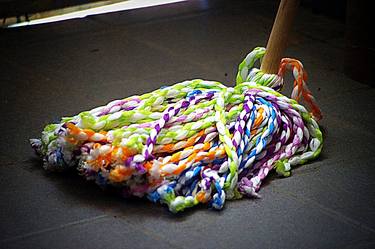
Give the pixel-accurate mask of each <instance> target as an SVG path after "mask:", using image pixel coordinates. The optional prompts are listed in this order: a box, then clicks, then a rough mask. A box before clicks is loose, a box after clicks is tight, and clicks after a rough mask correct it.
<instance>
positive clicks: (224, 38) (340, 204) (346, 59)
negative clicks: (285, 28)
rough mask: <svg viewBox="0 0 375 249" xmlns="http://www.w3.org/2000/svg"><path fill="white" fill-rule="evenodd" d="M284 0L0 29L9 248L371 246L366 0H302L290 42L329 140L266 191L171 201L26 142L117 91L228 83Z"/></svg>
mask: <svg viewBox="0 0 375 249" xmlns="http://www.w3.org/2000/svg"><path fill="white" fill-rule="evenodd" d="M3 2H4V1H1V4H3ZM13 2H14V4H16V5H17V3H20V2H18V1H17V2H16V1H13ZM277 5H278V1H271V0H269V1H255V0H248V1H245V0H243V1H189V2H182V3H177V4H172V5H168V6H160V7H152V8H147V9H140V10H133V11H127V12H118V13H112V14H104V15H97V16H90V17H88V18H84V19H75V20H69V21H64V22H59V23H51V24H45V25H38V26H30V27H23V28H15V29H2V30H0V63H1V70H0V84H1V88H0V89H1V90H0V101H1V105H0V111H1V117H2V119H1V122H0V131H1V132H2V133H1V135H2V139H1V140H0V141H1V142H0V146H1V147H0V187H1V188H0V232H1V233H0V248H65V249H66V248H78V247H80V248H374V247H375V239H374V238H375V236H374V235H375V225H374V224H375V223H374V221H375V204H374V201H373V200H374V198H375V188H374V187H375V169H374V161H373V160H374V159H375V157H374V148H373V146H374V140H375V133H374V122H375V118H374V115H375V109H374V99H375V90H374V88H373V87H372V86H373V85H374V80H373V79H372V78H371V76H372V72H374V70H373V67H374V63H373V58H374V57H373V52H374V49H373V45H374V44H375V43H373V41H372V40H371V38H370V36H371V35H370V34H371V31H372V29H371V25H373V24H372V23H370V22H371V20H372V17H373V15H372V14H371V13H370V14H369V12H371V11H372V10H373V8H372V7H371V4H370V1H368V2H366V1H351V0H348V1H313V0H310V1H303V2H302V4H301V7H300V9H299V13H298V15H297V17H296V20H295V24H294V29H293V33H292V34H291V35H290V41H289V45H288V49H287V51H286V53H285V56H288V57H292V58H297V59H299V60H301V61H302V62H303V63H304V66H305V68H306V70H307V72H308V75H309V80H308V84H309V87H310V89H311V90H312V92H313V94H314V96H315V97H316V99H317V102H318V103H319V105H320V107H321V108H322V111H323V115H324V118H323V120H322V121H321V122H320V125H321V127H322V129H323V130H324V139H325V141H324V148H323V152H322V154H321V156H320V157H319V159H318V160H315V161H313V162H309V163H308V164H307V165H304V166H301V167H298V168H297V169H294V170H293V175H292V176H291V177H289V178H277V177H276V176H275V175H271V176H270V177H269V180H268V181H267V182H265V183H264V185H263V188H262V189H261V191H260V194H261V195H262V198H261V199H257V200H254V199H243V200H239V201H230V202H227V203H226V206H225V209H224V210H222V211H221V212H216V211H212V210H209V209H207V208H206V207H204V206H203V207H198V208H194V209H191V210H187V211H186V212H184V213H181V214H177V215H173V214H171V213H169V211H168V210H167V208H166V207H164V206H162V205H160V204H152V203H149V202H148V201H144V200H139V199H122V198H120V197H119V196H117V195H114V194H112V193H110V192H107V191H102V190H101V189H100V188H99V187H97V186H95V185H94V184H93V183H87V182H85V181H84V180H83V179H82V178H81V177H79V176H76V174H72V173H65V174H55V173H49V172H45V171H44V170H43V169H42V168H41V163H40V161H38V159H37V158H36V157H35V156H34V154H33V152H32V150H31V148H30V146H29V144H28V139H29V138H32V137H38V136H39V135H40V132H41V130H42V129H43V127H44V125H46V124H48V123H50V122H53V121H56V120H59V118H60V117H61V116H69V115H74V114H76V113H78V112H81V111H83V110H87V109H90V108H93V107H95V106H99V105H103V104H105V103H107V102H109V101H110V100H113V99H118V98H124V97H127V96H131V95H134V94H140V93H145V92H149V91H151V90H153V89H156V88H159V87H160V86H162V85H170V84H173V83H175V82H180V81H182V80H185V79H193V78H204V79H210V80H218V81H221V82H223V83H225V84H227V85H233V84H234V79H235V75H236V72H237V67H238V64H239V63H240V62H241V61H242V59H243V58H244V57H245V55H246V54H247V53H248V52H249V51H251V50H252V49H253V48H254V47H256V46H265V45H266V43H267V39H268V35H269V32H270V29H271V27H272V22H273V18H274V16H275V13H276V9H277ZM0 6H1V5H0ZM3 6H4V5H3ZM0 9H1V11H4V8H0ZM3 13H4V12H3ZM286 84H287V85H288V86H287V87H286V89H285V90H284V93H285V94H286V95H287V96H290V90H291V84H292V82H291V77H289V78H287V83H286Z"/></svg>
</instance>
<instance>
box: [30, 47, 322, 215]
mask: <svg viewBox="0 0 375 249" xmlns="http://www.w3.org/2000/svg"><path fill="white" fill-rule="evenodd" d="M264 53H265V49H264V48H255V49H254V50H253V51H252V52H251V53H249V54H248V55H247V56H246V58H245V59H244V61H243V62H242V63H241V64H240V65H239V71H238V74H237V80H236V81H237V85H236V86H235V87H226V86H224V85H222V84H221V83H219V82H214V81H206V80H199V79H198V80H191V81H184V82H182V83H178V84H175V85H172V86H167V87H162V88H160V89H158V90H155V91H153V92H151V93H146V94H143V95H141V96H132V97H129V98H126V99H123V100H115V101H112V102H110V103H109V104H107V105H106V106H102V107H98V108H95V109H93V110H91V111H86V112H82V113H80V114H78V115H76V116H74V117H68V118H62V120H61V122H60V123H59V124H50V125H47V126H46V127H45V129H44V131H43V132H42V137H41V139H31V140H30V142H31V145H32V147H33V148H34V149H35V150H36V152H37V153H38V154H39V155H40V156H41V157H42V158H43V161H44V168H46V169H48V170H63V169H67V168H69V167H76V168H77V169H78V171H79V172H80V174H81V175H83V176H84V177H85V178H86V179H87V180H95V181H96V183H97V184H98V185H100V186H103V187H105V186H108V185H110V186H114V187H116V188H119V189H120V190H121V192H122V193H123V195H124V196H130V195H133V196H139V197H143V196H147V198H148V199H150V200H151V201H153V202H161V203H165V204H167V205H168V207H169V209H170V211H172V212H178V211H181V210H184V209H185V208H187V207H192V206H195V205H197V204H199V203H207V204H208V205H209V206H210V207H212V208H214V209H222V208H223V205H224V203H225V200H226V199H237V198H241V197H242V196H244V195H245V196H249V197H259V195H258V193H257V192H258V191H259V188H260V186H261V183H262V181H263V180H264V178H265V177H266V176H267V175H268V174H269V172H270V171H271V170H273V169H275V170H276V172H277V173H278V174H280V175H282V176H289V175H290V170H291V167H292V166H295V165H298V164H304V163H305V162H307V161H308V160H311V159H314V158H316V157H317V156H318V155H319V153H320V151H321V149H322V142H323V137H322V133H321V131H320V129H319V126H318V124H317V122H316V120H319V119H320V118H321V114H320V110H319V108H318V106H317V105H316V103H315V100H314V97H313V96H312V95H311V92H310V91H309V90H308V88H307V85H306V74H305V72H304V70H303V67H302V64H301V63H300V62H299V61H297V60H295V59H289V58H285V59H283V60H282V61H281V63H280V70H279V73H278V74H277V75H275V74H265V73H263V72H261V71H260V70H259V69H257V68H254V64H255V63H256V62H257V61H258V60H261V58H262V57H263V55H264ZM288 70H291V71H292V72H293V75H294V78H295V81H294V88H293V92H292V96H291V97H292V98H288V97H285V96H284V95H282V94H281V93H279V92H278V91H280V90H281V88H282V86H283V77H284V75H285V73H286V71H288ZM297 101H299V102H301V101H304V102H305V103H307V105H308V107H309V110H310V111H307V110H306V108H305V107H303V106H302V105H300V104H299V103H298V102H297Z"/></svg>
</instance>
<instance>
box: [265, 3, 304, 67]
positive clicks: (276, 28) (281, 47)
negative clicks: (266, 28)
mask: <svg viewBox="0 0 375 249" xmlns="http://www.w3.org/2000/svg"><path fill="white" fill-rule="evenodd" d="M298 4H299V0H281V2H280V5H279V9H278V11H277V15H276V18H275V22H274V23H273V27H272V31H271V35H270V38H269V39H268V43H267V48H266V53H265V55H264V57H263V60H262V64H261V66H260V70H262V71H263V72H265V73H270V74H277V72H278V70H279V66H280V61H281V59H282V57H283V54H284V51H285V49H286V46H287V42H288V36H289V33H290V30H291V27H292V22H293V19H294V17H295V15H296V13H297V9H298Z"/></svg>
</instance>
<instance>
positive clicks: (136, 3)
mask: <svg viewBox="0 0 375 249" xmlns="http://www.w3.org/2000/svg"><path fill="white" fill-rule="evenodd" d="M184 1H187V0H129V1H125V2H120V3H114V4H110V5H106V6H101V7H96V8H92V9H87V10H80V11H75V12H72V13H67V14H62V15H57V16H51V17H46V18H41V19H36V20H31V21H28V22H21V23H16V24H12V25H9V26H8V28H14V27H21V26H27V25H35V24H43V23H50V22H58V21H63V20H69V19H74V18H83V17H86V16H91V15H97V14H103V13H110V12H116V11H123V10H131V9H139V8H145V7H151V6H157V5H164V4H169V3H177V2H184Z"/></svg>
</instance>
